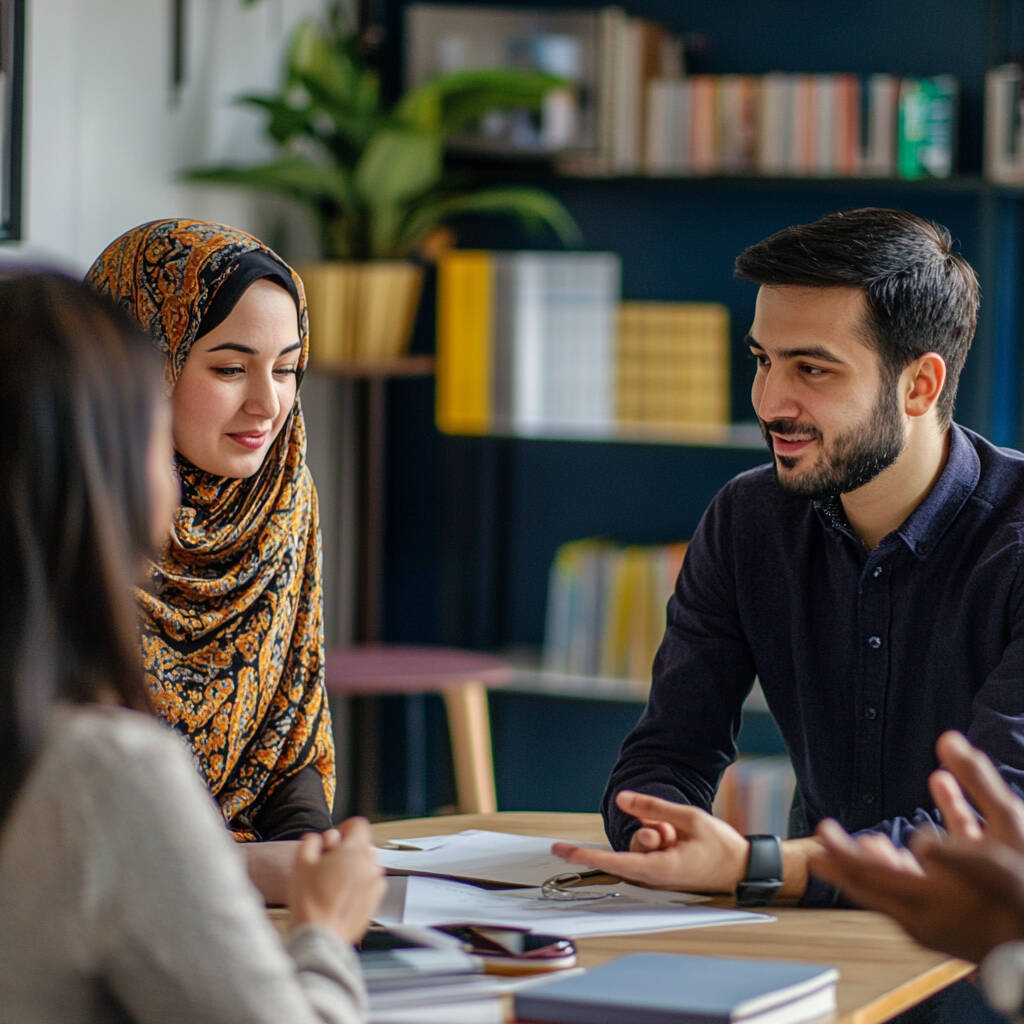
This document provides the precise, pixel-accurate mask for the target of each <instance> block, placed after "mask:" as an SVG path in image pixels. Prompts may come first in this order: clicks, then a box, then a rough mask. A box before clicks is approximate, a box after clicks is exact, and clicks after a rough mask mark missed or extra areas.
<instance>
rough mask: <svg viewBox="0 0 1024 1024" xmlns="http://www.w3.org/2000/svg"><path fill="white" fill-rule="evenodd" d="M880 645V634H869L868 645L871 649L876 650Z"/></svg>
mask: <svg viewBox="0 0 1024 1024" xmlns="http://www.w3.org/2000/svg"><path fill="white" fill-rule="evenodd" d="M881 646H882V638H881V637H880V636H869V637H868V647H870V648H871V650H873V651H877V650H878V648H879V647H881Z"/></svg>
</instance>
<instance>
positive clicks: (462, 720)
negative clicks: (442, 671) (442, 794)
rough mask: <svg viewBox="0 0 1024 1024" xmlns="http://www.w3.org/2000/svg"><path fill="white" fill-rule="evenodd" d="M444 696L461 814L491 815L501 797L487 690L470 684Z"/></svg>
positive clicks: (456, 687) (453, 687)
mask: <svg viewBox="0 0 1024 1024" xmlns="http://www.w3.org/2000/svg"><path fill="white" fill-rule="evenodd" d="M443 693H444V704H445V711H446V712H447V715H448V732H449V734H450V736H451V745H452V763H453V765H454V766H455V794H456V800H457V802H458V807H459V811H460V813H462V814H490V813H492V812H493V811H496V810H497V809H498V798H497V793H496V790H495V786H494V754H493V752H492V750H491V716H490V712H489V711H488V708H487V688H486V687H485V686H484V685H483V684H482V683H476V682H468V683H460V684H459V685H457V686H451V687H446V688H445V689H444V691H443Z"/></svg>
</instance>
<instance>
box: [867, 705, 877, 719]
mask: <svg viewBox="0 0 1024 1024" xmlns="http://www.w3.org/2000/svg"><path fill="white" fill-rule="evenodd" d="M864 717H865V718H866V719H867V720H868V721H869V722H873V721H874V720H875V719H876V718H877V717H878V708H876V707H873V706H871V705H869V706H868V707H866V708H865V709H864Z"/></svg>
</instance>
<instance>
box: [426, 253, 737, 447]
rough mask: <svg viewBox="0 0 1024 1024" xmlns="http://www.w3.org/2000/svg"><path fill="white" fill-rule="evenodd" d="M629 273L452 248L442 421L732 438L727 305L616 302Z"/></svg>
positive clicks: (461, 425) (595, 261)
mask: <svg viewBox="0 0 1024 1024" xmlns="http://www.w3.org/2000/svg"><path fill="white" fill-rule="evenodd" d="M619 276H620V268H619V259H618V257H617V256H616V255H614V254H613V253H560V252H555V253H542V252H504V253H503V252H481V251H476V250H454V251H452V252H449V253H446V254H445V255H444V256H443V257H442V258H441V260H440V261H439V266H438V315H437V424H438V427H439V428H440V429H441V430H442V431H444V432H445V433H450V434H488V433H504V434H511V435H516V436H526V437H543V436H560V437H565V436H569V437H571V436H581V437H587V436H590V437H611V436H615V435H625V436H631V437H640V438H643V437H649V438H651V439H655V440H669V441H671V440H675V439H679V438H683V437H691V438H692V437H693V436H694V435H695V434H698V433H702V432H703V433H706V432H708V431H714V432H717V433H721V432H722V431H724V430H726V429H727V428H728V425H729V378H730V370H729V313H728V310H727V309H726V307H725V306H722V305H719V304H717V303H708V302H623V303H619V300H618V295H619Z"/></svg>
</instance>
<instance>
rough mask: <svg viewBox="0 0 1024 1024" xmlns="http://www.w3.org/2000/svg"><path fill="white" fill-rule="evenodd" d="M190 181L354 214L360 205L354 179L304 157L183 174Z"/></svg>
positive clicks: (194, 170)
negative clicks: (249, 190)
mask: <svg viewBox="0 0 1024 1024" xmlns="http://www.w3.org/2000/svg"><path fill="white" fill-rule="evenodd" d="M184 177H185V178H186V179H187V180H189V181H210V182H216V183H218V184H221V185H243V186H247V187H249V188H260V189H265V190H266V191H268V192H278V193H282V194H284V195H288V196H292V197H293V198H295V199H301V200H304V201H306V202H311V203H316V204H322V205H327V206H337V207H341V208H342V209H347V210H354V209H355V208H356V205H357V200H356V196H355V191H354V189H353V187H352V181H351V177H350V175H349V174H348V172H347V171H346V170H345V169H344V168H341V167H325V166H323V165H321V164H316V163H313V161H311V160H306V159H303V158H302V157H298V156H294V157H285V158H283V159H281V160H274V161H271V162H270V163H265V164H256V165H254V166H252V167H239V166H237V165H232V164H222V165H220V166H217V167H197V168H193V169H191V170H188V171H185V172H184Z"/></svg>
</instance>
